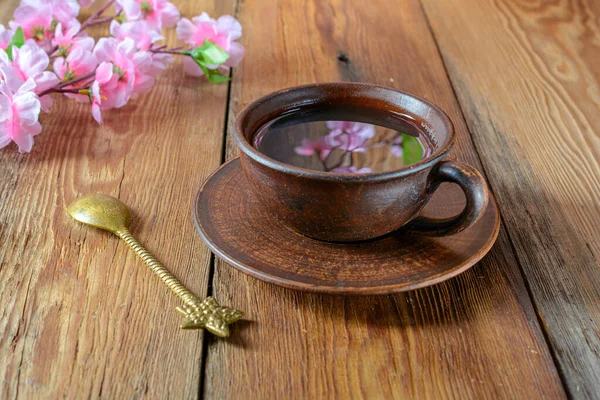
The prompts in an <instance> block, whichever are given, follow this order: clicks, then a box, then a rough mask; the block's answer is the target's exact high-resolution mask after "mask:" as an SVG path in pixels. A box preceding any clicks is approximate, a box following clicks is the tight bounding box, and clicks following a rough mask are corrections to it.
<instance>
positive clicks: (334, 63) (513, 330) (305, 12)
mask: <svg viewBox="0 0 600 400" xmlns="http://www.w3.org/2000/svg"><path fill="white" fill-rule="evenodd" d="M239 18H240V20H241V23H242V25H243V26H244V29H245V33H244V34H245V37H246V38H250V39H247V40H245V41H244V44H245V45H246V47H247V58H246V59H245V61H244V63H243V65H242V66H241V68H239V69H238V70H236V71H234V74H233V85H232V95H231V100H230V111H229V116H228V121H229V122H228V126H229V128H228V131H229V132H228V133H229V139H228V146H227V157H228V158H231V157H233V156H234V155H235V154H236V153H237V149H236V148H235V145H233V143H232V142H231V129H232V126H233V123H232V122H233V119H234V118H235V115H236V114H237V113H238V112H239V110H240V109H241V107H243V106H244V105H246V104H248V103H249V102H251V101H252V100H254V99H256V98H258V97H259V96H262V95H264V94H267V93H268V92H271V91H273V90H276V89H280V88H283V87H288V86H293V85H297V84H303V83H310V82H319V81H331V80H354V81H366V82H373V83H379V84H386V85H389V86H392V87H396V88H399V89H402V90H406V91H409V92H413V93H415V94H417V95H419V96H422V97H425V98H427V99H429V100H431V101H432V102H434V103H436V104H438V105H440V106H441V107H442V108H443V109H445V110H446V111H447V112H448V113H449V115H450V116H451V118H452V119H453V120H454V122H455V124H456V128H457V131H458V144H457V148H456V150H455V152H454V155H455V156H456V158H458V159H460V160H462V161H466V162H469V163H471V164H472V165H479V163H478V158H477V155H476V153H475V152H474V150H473V147H472V143H471V141H470V137H469V134H468V132H467V129H466V126H465V124H464V121H463V119H462V117H461V112H460V109H459V107H458V104H457V102H456V100H455V98H454V96H453V93H452V89H451V86H450V84H449V82H448V79H447V76H446V73H445V70H444V66H443V64H442V61H441V59H440V57H439V53H438V51H437V48H436V45H435V42H434V40H433V38H432V36H431V34H430V31H429V29H428V27H427V24H426V20H425V19H424V16H423V14H422V11H421V8H420V6H419V4H418V2H417V1H416V0H402V1H399V2H395V3H394V6H390V3H389V2H387V1H383V0H374V1H369V2H351V1H347V0H335V1H332V2H330V3H326V2H322V1H316V0H306V1H292V0H278V1H276V2H274V3H273V4H272V5H270V6H269V7H266V6H265V5H264V4H263V3H261V2H258V1H246V2H243V3H241V4H240V7H239ZM256 21H260V23H257V22H256ZM282 251H284V249H282ZM212 288H213V289H212V290H213V292H214V294H215V296H217V298H219V299H220V300H221V301H222V302H225V303H230V304H235V305H237V306H240V307H243V308H244V310H245V311H246V312H247V315H248V319H249V321H248V322H246V324H245V325H244V324H242V325H238V326H237V327H235V328H234V329H235V330H234V333H233V336H232V338H231V339H230V341H229V342H223V341H214V340H211V339H208V343H209V352H208V355H207V360H206V363H207V365H206V376H205V381H204V395H206V397H208V398H218V399H221V398H225V399H227V398H239V397H243V398H343V399H346V398H431V399H438V398H459V399H462V398H543V397H545V398H562V397H564V392H563V388H562V386H561V384H560V380H559V377H558V374H557V371H556V369H555V367H554V365H553V363H552V359H551V357H550V354H549V351H548V349H547V347H546V345H545V342H544V339H543V336H542V334H541V332H540V329H539V327H538V324H537V320H536V316H535V313H534V311H533V308H532V306H531V303H530V301H529V299H528V295H527V291H526V289H525V286H524V284H523V282H522V280H521V275H520V272H519V269H518V265H517V263H516V260H515V258H514V256H513V253H512V250H511V246H510V244H509V242H508V240H507V237H506V234H505V232H504V231H502V232H501V234H500V237H499V241H498V243H497V245H496V247H495V248H494V250H492V252H491V253H490V255H488V256H487V257H486V258H485V259H484V261H482V262H481V263H480V264H479V265H478V266H476V267H475V268H473V269H472V270H470V271H468V272H466V273H464V274H462V275H460V276H458V277H457V278H454V279H452V280H450V281H448V282H446V283H443V284H440V285H437V286H435V287H432V288H427V289H422V290H418V291H414V292H410V293H408V294H404V295H394V296H380V297H368V298H355V297H337V296H319V295H312V294H307V293H302V292H295V291H290V290H286V289H282V288H278V287H276V286H273V285H270V284H267V283H262V282H260V281H257V280H255V279H253V278H250V277H247V276H246V275H244V274H242V273H240V272H238V271H236V270H234V269H232V268H231V267H229V266H227V265H226V264H224V263H223V262H217V264H216V269H215V275H214V277H213V280H212Z"/></svg>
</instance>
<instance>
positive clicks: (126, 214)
mask: <svg viewBox="0 0 600 400" xmlns="http://www.w3.org/2000/svg"><path fill="white" fill-rule="evenodd" d="M67 212H68V213H69V215H70V216H71V217H73V218H75V219H76V220H77V221H79V222H82V223H84V224H86V225H91V226H94V227H96V228H100V229H104V230H107V231H110V232H113V233H116V232H118V231H119V230H122V229H123V228H127V227H128V226H129V221H131V211H129V208H127V206H126V205H125V204H123V203H122V202H121V201H120V200H118V199H115V198H114V197H111V196H107V195H104V194H89V195H87V196H83V197H80V198H78V199H77V200H75V201H74V202H72V203H71V204H70V205H69V207H67Z"/></svg>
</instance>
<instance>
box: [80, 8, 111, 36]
mask: <svg viewBox="0 0 600 400" xmlns="http://www.w3.org/2000/svg"><path fill="white" fill-rule="evenodd" d="M114 2H115V0H109V1H107V2H106V4H105V5H104V6H102V7H101V8H100V9H99V10H98V11H96V12H95V13H93V14H92V15H90V17H89V18H88V19H86V20H85V21H84V22H83V24H81V29H79V32H78V33H77V34H78V35H79V33H81V32H82V31H83V30H84V29H85V28H87V27H88V26H90V25H94V24H95V23H96V22H95V20H97V19H98V17H99V16H101V15H102V14H103V13H104V11H106V10H108V8H109V7H110V6H112V5H113V4H114Z"/></svg>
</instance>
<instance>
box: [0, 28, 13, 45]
mask: <svg viewBox="0 0 600 400" xmlns="http://www.w3.org/2000/svg"><path fill="white" fill-rule="evenodd" d="M13 35H14V32H13V31H11V30H10V29H6V28H5V27H4V25H2V24H0V49H6V48H7V47H8V45H9V44H10V42H11V41H12V37H13Z"/></svg>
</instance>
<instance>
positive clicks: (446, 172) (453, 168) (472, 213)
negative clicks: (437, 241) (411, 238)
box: [408, 161, 489, 236]
mask: <svg viewBox="0 0 600 400" xmlns="http://www.w3.org/2000/svg"><path fill="white" fill-rule="evenodd" d="M431 180H432V181H431V185H432V191H435V190H437V188H438V186H439V185H440V183H442V182H453V183H456V184H458V185H459V186H460V187H461V189H462V190H463V192H464V193H465V196H466V197H467V205H466V206H465V208H464V210H463V211H462V212H461V213H460V214H458V215H457V216H455V217H452V218H428V217H417V218H415V219H413V220H412V221H411V222H410V223H409V224H408V228H409V229H410V230H411V231H413V232H415V233H417V234H419V235H424V236H449V235H454V234H456V233H459V232H462V231H464V230H465V229H467V228H468V227H469V226H471V225H473V224H474V223H475V222H476V221H477V220H478V219H479V218H480V217H481V216H482V215H483V213H484V211H485V209H486V206H487V203H488V200H489V194H488V188H487V184H486V183H485V179H483V176H482V175H481V174H480V173H479V171H477V170H476V169H475V168H473V167H471V166H470V165H467V164H464V163H461V162H458V161H443V162H441V163H440V164H438V165H437V167H436V168H435V169H434V170H433V172H432V174H431Z"/></svg>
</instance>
